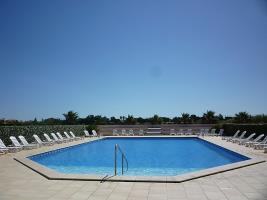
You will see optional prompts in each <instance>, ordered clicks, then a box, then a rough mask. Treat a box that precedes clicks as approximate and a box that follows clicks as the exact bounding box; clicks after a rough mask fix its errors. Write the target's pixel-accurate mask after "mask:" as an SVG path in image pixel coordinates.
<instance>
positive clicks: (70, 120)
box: [63, 111, 79, 124]
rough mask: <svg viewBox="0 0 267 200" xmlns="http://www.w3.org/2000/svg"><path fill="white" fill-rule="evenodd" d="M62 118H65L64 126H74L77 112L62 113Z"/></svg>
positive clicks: (77, 116)
mask: <svg viewBox="0 0 267 200" xmlns="http://www.w3.org/2000/svg"><path fill="white" fill-rule="evenodd" d="M63 116H64V117H65V122H66V124H76V123H77V119H78V118H79V115H78V113H77V112H73V111H69V112H67V113H64V114H63Z"/></svg>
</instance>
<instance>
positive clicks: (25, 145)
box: [19, 135, 39, 149]
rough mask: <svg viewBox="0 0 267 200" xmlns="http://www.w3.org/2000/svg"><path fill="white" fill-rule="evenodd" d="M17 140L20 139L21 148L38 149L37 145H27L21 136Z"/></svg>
mask: <svg viewBox="0 0 267 200" xmlns="http://www.w3.org/2000/svg"><path fill="white" fill-rule="evenodd" d="M19 139H20V141H21V143H22V146H23V147H24V148H27V149H30V148H37V147H39V145H38V144H29V143H28V141H27V140H26V139H25V137H24V136H22V135H20V136H19Z"/></svg>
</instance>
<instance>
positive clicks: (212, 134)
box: [209, 128, 217, 136]
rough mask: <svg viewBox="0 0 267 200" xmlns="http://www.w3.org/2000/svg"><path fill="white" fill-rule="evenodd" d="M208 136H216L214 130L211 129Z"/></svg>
mask: <svg viewBox="0 0 267 200" xmlns="http://www.w3.org/2000/svg"><path fill="white" fill-rule="evenodd" d="M209 135H210V136H216V135H217V134H216V129H215V128H213V129H211V130H210V133H209Z"/></svg>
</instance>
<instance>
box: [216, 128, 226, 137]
mask: <svg viewBox="0 0 267 200" xmlns="http://www.w3.org/2000/svg"><path fill="white" fill-rule="evenodd" d="M223 133H224V129H223V128H221V129H220V130H219V133H218V134H217V136H222V135H223Z"/></svg>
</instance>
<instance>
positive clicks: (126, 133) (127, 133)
mask: <svg viewBox="0 0 267 200" xmlns="http://www.w3.org/2000/svg"><path fill="white" fill-rule="evenodd" d="M112 135H113V136H134V135H140V136H141V135H144V130H142V129H140V130H139V131H138V132H137V133H134V131H133V129H129V130H128V131H127V130H126V129H122V130H121V132H119V131H118V130H117V129H113V132H112Z"/></svg>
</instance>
